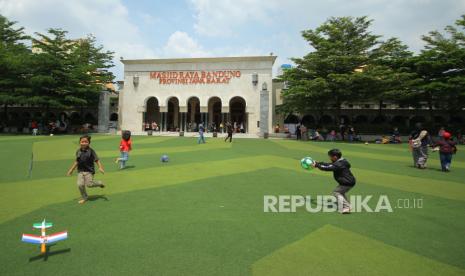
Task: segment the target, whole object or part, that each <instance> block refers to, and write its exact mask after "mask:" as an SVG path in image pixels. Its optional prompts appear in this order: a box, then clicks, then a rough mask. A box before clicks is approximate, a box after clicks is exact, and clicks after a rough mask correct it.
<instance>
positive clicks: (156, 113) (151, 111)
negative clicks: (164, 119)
mask: <svg viewBox="0 0 465 276" xmlns="http://www.w3.org/2000/svg"><path fill="white" fill-rule="evenodd" d="M145 106H146V109H145V118H144V122H145V123H149V124H150V125H151V124H152V123H153V122H156V123H157V124H158V125H159V124H160V105H159V104H158V99H157V98H155V97H150V98H149V99H148V100H147V103H146V105H145ZM110 120H111V118H110ZM117 120H118V117H116V120H112V121H117Z"/></svg>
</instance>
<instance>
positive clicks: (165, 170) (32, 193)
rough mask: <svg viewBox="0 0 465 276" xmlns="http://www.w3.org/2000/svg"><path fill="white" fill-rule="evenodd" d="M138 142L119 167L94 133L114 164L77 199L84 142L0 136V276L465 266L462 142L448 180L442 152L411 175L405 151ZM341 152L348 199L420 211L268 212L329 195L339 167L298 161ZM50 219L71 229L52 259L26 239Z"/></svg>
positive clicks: (458, 269) (449, 269)
mask: <svg viewBox="0 0 465 276" xmlns="http://www.w3.org/2000/svg"><path fill="white" fill-rule="evenodd" d="M133 140H134V141H133V143H134V151H133V152H131V154H130V160H129V168H128V169H125V170H122V171H120V170H118V169H117V165H115V164H114V162H113V159H114V158H115V157H117V156H118V151H117V148H118V144H119V137H116V136H103V135H102V136H98V135H96V136H94V137H93V138H92V144H91V145H92V147H93V148H94V149H95V150H96V152H97V154H98V155H99V156H100V158H101V160H102V162H103V164H104V166H105V168H106V174H105V175H99V174H97V176H96V178H97V179H99V180H102V181H104V182H105V183H106V184H107V187H106V188H105V189H103V190H101V189H99V188H98V189H97V188H96V189H92V190H89V194H91V195H92V197H91V201H90V202H88V203H86V204H85V205H79V204H77V200H78V191H77V188H76V184H75V182H76V177H75V176H73V177H66V176H64V175H65V173H66V170H67V168H68V167H69V165H70V164H71V162H72V160H73V155H74V152H75V150H76V149H77V147H78V137H77V136H61V137H60V136H54V137H26V136H0V142H1V143H2V145H3V147H2V149H1V155H0V164H1V167H2V170H3V171H4V173H3V174H1V175H0V210H1V212H0V234H1V235H2V237H3V241H4V242H3V243H4V245H3V248H4V249H6V250H1V251H0V263H1V264H2V265H1V266H0V275H45V274H52V275H85V274H88V275H137V274H139V275H140V274H142V275H179V274H184V275H284V274H286V275H329V274H333V275H334V273H341V274H343V275H399V274H403V275H438V274H440V275H464V274H465V263H464V262H463V260H464V259H465V250H464V248H465V239H464V238H463V233H465V183H464V182H465V181H464V180H463V179H464V178H465V158H464V155H463V152H462V150H465V148H459V154H458V155H457V156H454V160H453V164H452V169H453V170H452V172H451V173H448V174H445V173H442V172H440V171H439V170H438V167H439V162H438V158H437V156H436V154H432V155H431V159H430V161H429V169H427V170H425V171H420V170H416V169H413V168H412V167H411V166H412V165H411V163H412V160H411V157H410V154H409V152H408V150H407V147H406V145H374V144H370V145H364V144H342V143H311V142H296V141H289V140H258V139H237V140H235V141H234V142H233V143H232V144H230V143H225V142H223V141H222V139H220V138H218V139H214V138H210V139H208V140H207V144H205V145H198V144H196V140H195V139H193V138H178V137H134V138H133ZM333 147H338V148H340V149H341V150H342V151H343V154H344V156H345V157H346V158H347V159H348V160H349V161H350V162H351V163H352V166H353V171H354V174H355V175H356V177H357V179H358V184H357V186H356V187H355V188H354V190H353V191H352V192H351V194H357V195H375V196H378V195H380V194H385V195H388V196H389V198H390V199H391V202H393V203H395V202H396V201H397V199H405V198H408V199H419V198H421V199H422V200H423V208H421V209H396V208H395V209H394V212H392V213H386V212H384V213H377V214H374V213H356V214H352V215H349V216H342V215H339V214H336V213H324V214H323V213H317V214H311V213H307V212H305V211H303V210H299V211H298V212H296V213H280V214H276V213H264V212H263V195H317V194H320V195H324V194H329V193H330V192H331V191H332V189H333V187H334V186H335V185H334V183H333V180H332V177H331V174H328V173H324V172H319V171H311V172H308V171H305V170H302V169H301V168H300V166H299V160H300V159H301V158H302V157H304V156H311V157H312V158H314V159H316V160H326V159H327V157H326V152H327V151H328V149H330V148H333ZM31 151H32V153H33V156H34V161H33V171H32V175H31V178H28V169H29V161H30V157H31ZM162 154H167V155H169V157H170V162H169V163H161V162H160V161H159V158H160V156H161V155H162ZM393 207H395V206H393ZM44 217H46V218H47V220H49V219H50V220H51V221H53V222H54V227H56V229H68V233H69V235H70V237H69V239H68V240H66V241H62V242H60V243H58V244H57V245H54V246H52V247H51V248H50V250H49V251H50V252H49V255H50V256H49V257H48V258H47V261H46V262H44V261H42V259H40V261H36V260H37V259H36V258H34V256H35V254H36V253H37V248H31V246H30V245H27V244H22V243H21V242H20V237H21V233H29V232H30V231H31V223H32V222H35V221H40V220H41V219H43V218H44ZM32 247H33V246H32Z"/></svg>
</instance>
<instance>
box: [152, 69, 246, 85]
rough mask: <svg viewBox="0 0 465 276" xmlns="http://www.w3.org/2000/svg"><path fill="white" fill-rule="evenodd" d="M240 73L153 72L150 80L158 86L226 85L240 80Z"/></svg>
mask: <svg viewBox="0 0 465 276" xmlns="http://www.w3.org/2000/svg"><path fill="white" fill-rule="evenodd" d="M240 77H241V71H236V70H234V71H155V72H150V79H157V80H159V84H223V83H224V84H228V83H229V81H230V80H231V79H233V78H240Z"/></svg>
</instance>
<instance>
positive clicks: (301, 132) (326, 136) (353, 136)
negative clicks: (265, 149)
mask: <svg viewBox="0 0 465 276" xmlns="http://www.w3.org/2000/svg"><path fill="white" fill-rule="evenodd" d="M295 135H296V138H297V140H312V141H337V140H339V141H346V140H347V141H348V142H356V141H361V140H362V139H361V137H360V135H358V134H357V133H356V132H355V128H354V127H353V126H349V128H348V129H347V130H343V131H341V132H339V133H338V132H336V130H335V129H332V130H331V131H329V132H327V131H326V130H322V129H319V128H316V129H312V128H310V129H308V128H307V127H306V126H305V125H301V124H297V125H296V130H295Z"/></svg>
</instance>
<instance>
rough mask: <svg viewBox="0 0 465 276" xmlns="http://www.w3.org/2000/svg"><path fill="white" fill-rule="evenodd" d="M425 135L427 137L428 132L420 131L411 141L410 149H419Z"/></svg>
mask: <svg viewBox="0 0 465 276" xmlns="http://www.w3.org/2000/svg"><path fill="white" fill-rule="evenodd" d="M426 135H428V131H426V130H422V131H421V132H420V135H418V137H417V138H416V139H413V140H412V148H414V149H417V148H419V147H421V140H423V138H425V136H426Z"/></svg>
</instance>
